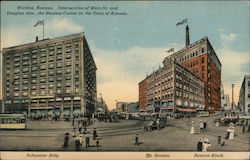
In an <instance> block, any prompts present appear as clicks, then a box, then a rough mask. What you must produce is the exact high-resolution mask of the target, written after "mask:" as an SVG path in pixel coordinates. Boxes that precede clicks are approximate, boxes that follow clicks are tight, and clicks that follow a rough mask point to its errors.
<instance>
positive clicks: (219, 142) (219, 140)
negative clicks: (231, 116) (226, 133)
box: [217, 136, 221, 144]
mask: <svg viewBox="0 0 250 160" xmlns="http://www.w3.org/2000/svg"><path fill="white" fill-rule="evenodd" d="M217 144H221V136H218V143H217Z"/></svg>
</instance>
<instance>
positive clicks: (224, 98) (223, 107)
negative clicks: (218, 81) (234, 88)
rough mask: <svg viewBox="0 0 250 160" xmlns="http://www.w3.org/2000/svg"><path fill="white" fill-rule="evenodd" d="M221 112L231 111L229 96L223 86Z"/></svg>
mask: <svg viewBox="0 0 250 160" xmlns="http://www.w3.org/2000/svg"><path fill="white" fill-rule="evenodd" d="M221 110H223V111H228V110H230V100H229V95H228V94H225V93H224V87H223V85H221Z"/></svg>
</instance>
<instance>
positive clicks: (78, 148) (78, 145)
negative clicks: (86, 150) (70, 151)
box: [75, 139, 80, 151]
mask: <svg viewBox="0 0 250 160" xmlns="http://www.w3.org/2000/svg"><path fill="white" fill-rule="evenodd" d="M75 146H76V151H79V150H80V141H79V140H78V139H77V140H75Z"/></svg>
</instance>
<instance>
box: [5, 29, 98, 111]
mask: <svg viewBox="0 0 250 160" xmlns="http://www.w3.org/2000/svg"><path fill="white" fill-rule="evenodd" d="M96 69H97V68H96V65H95V62H94V59H93V57H92V54H91V51H90V49H89V46H88V43H87V40H86V38H85V36H84V34H83V33H79V34H73V35H68V36H64V37H59V38H53V39H44V40H38V38H37V39H36V42H33V43H28V44H22V45H18V46H13V47H8V48H4V49H3V101H4V107H3V112H5V113H22V112H26V113H28V114H31V113H36V112H43V113H45V114H46V113H48V112H50V111H52V110H53V111H57V112H60V113H65V112H67V113H70V114H71V116H72V115H73V114H74V113H79V114H85V113H87V114H91V113H93V112H94V111H95V108H96V97H97V96H96Z"/></svg>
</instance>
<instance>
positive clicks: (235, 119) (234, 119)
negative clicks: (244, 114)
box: [214, 117, 243, 126]
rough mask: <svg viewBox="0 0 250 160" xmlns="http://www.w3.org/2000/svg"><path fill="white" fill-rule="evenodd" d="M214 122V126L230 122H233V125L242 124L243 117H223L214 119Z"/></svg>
mask: <svg viewBox="0 0 250 160" xmlns="http://www.w3.org/2000/svg"><path fill="white" fill-rule="evenodd" d="M214 123H215V126H220V125H221V126H223V125H229V124H230V123H233V124H234V125H242V124H243V119H242V118H239V117H223V118H217V119H215V120H214Z"/></svg>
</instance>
